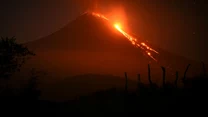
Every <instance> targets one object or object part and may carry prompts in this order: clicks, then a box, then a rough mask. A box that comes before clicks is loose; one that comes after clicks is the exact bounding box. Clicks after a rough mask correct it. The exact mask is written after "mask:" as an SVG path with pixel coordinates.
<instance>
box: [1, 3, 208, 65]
mask: <svg viewBox="0 0 208 117" xmlns="http://www.w3.org/2000/svg"><path fill="white" fill-rule="evenodd" d="M92 1H93V0H50V1H49V0H1V2H0V9H1V10H0V16H1V19H0V26H1V28H0V36H3V37H4V36H9V37H11V36H16V37H17V39H18V41H19V42H27V41H30V40H34V39H38V38H41V37H44V36H46V35H49V34H50V33H52V32H55V31H57V30H59V29H60V28H62V27H63V26H64V25H66V24H67V23H69V22H70V21H71V20H73V19H75V18H76V17H77V16H79V15H80V14H81V13H82V12H83V11H84V10H85V9H87V8H88V7H89V6H90V5H91V4H92V3H93V2H92ZM98 1H99V2H98V6H99V10H100V11H101V12H103V13H104V14H106V13H108V12H110V11H112V10H113V9H115V8H116V7H122V8H123V11H124V13H125V20H126V22H125V23H126V24H127V25H126V26H128V29H129V30H131V32H133V33H136V34H138V35H140V36H141V37H142V38H144V39H146V40H148V41H151V42H152V43H154V44H157V45H158V46H159V47H161V48H164V49H166V50H168V51H171V52H174V53H177V54H180V55H184V56H186V57H189V58H192V59H195V60H203V61H208V56H207V55H206V50H208V47H207V44H208V41H207V34H206V33H207V30H208V25H207V21H208V18H207V12H206V9H207V6H206V3H205V2H204V1H196V0H98ZM126 28H127V27H126Z"/></svg>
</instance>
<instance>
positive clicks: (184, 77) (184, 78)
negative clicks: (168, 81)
mask: <svg viewBox="0 0 208 117" xmlns="http://www.w3.org/2000/svg"><path fill="white" fill-rule="evenodd" d="M190 65H191V64H188V66H187V67H186V70H185V72H184V76H183V83H185V80H186V73H187V71H188V69H189V67H190Z"/></svg>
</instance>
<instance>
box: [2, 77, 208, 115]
mask: <svg viewBox="0 0 208 117" xmlns="http://www.w3.org/2000/svg"><path fill="white" fill-rule="evenodd" d="M207 84H208V78H206V77H203V78H195V79H193V80H186V81H185V82H184V86H183V87H181V88H177V87H176V86H175V85H171V84H166V85H165V86H164V87H158V86H156V85H154V84H152V85H144V84H142V83H139V84H138V89H137V91H128V90H122V89H116V88H112V89H109V90H105V91H98V92H95V93H93V94H90V95H87V96H80V97H78V98H77V99H75V100H71V101H67V102H50V101H47V100H38V95H39V93H40V92H39V91H38V90H28V89H29V88H28V89H27V90H25V91H24V92H23V93H21V94H20V95H18V96H17V95H16V96H14V94H12V93H11V91H10V90H7V91H5V92H3V93H2V94H1V99H0V103H1V104H0V107H1V109H0V110H1V112H6V113H7V114H14V113H13V112H16V111H18V112H19V113H22V114H24V113H25V112H30V114H32V113H34V114H38V113H39V112H49V113H50V114H67V113H68V114H69V113H70V112H86V113H87V112H122V113H124V112H173V113H177V112H178V113H179V112H196V111H197V112H200V111H201V112H203V111H205V110H206V108H207V102H208V101H207V100H208V98H207V97H208V96H207V89H208V85H207Z"/></svg>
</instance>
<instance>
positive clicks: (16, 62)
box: [0, 37, 35, 79]
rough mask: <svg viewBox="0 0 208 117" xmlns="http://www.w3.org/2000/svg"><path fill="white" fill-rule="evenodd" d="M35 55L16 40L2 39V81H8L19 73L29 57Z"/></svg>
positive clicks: (0, 43)
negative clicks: (14, 74)
mask: <svg viewBox="0 0 208 117" xmlns="http://www.w3.org/2000/svg"><path fill="white" fill-rule="evenodd" d="M31 55H35V54H34V53H32V52H31V51H29V50H28V48H27V47H25V46H23V44H18V43H17V42H16V38H14V37H12V38H8V37H6V38H1V39H0V79H8V78H9V77H10V76H11V75H12V73H14V72H16V71H19V69H20V67H21V66H22V64H24V63H25V60H26V59H28V57H29V56H31Z"/></svg>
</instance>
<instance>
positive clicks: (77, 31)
mask: <svg viewBox="0 0 208 117" xmlns="http://www.w3.org/2000/svg"><path fill="white" fill-rule="evenodd" d="M26 45H27V46H28V47H29V48H30V49H31V50H32V51H34V52H35V53H36V56H35V57H33V58H32V59H31V60H30V62H29V63H28V65H29V66H30V67H31V66H33V67H37V68H41V69H43V70H46V71H47V72H50V73H53V74H54V75H57V76H64V77H65V76H75V75H80V74H88V73H90V74H91V73H92V74H112V75H117V76H123V74H124V72H128V74H129V75H130V78H132V77H136V76H137V74H138V73H140V74H141V76H142V77H143V79H142V80H144V81H146V80H147V72H148V71H147V65H148V64H149V63H151V75H152V76H154V79H153V80H156V81H161V79H162V78H161V76H162V70H161V67H160V66H161V65H163V66H164V67H168V69H169V68H170V69H171V70H172V71H171V72H169V71H168V70H167V71H168V72H167V75H169V74H172V75H173V73H175V71H176V70H178V71H179V72H180V73H182V72H184V71H185V69H186V65H188V64H189V63H192V62H193V61H191V60H188V59H186V58H183V57H179V56H176V55H174V54H171V53H168V52H166V51H164V50H162V49H160V48H157V47H155V46H154V48H156V50H157V51H158V52H159V55H157V57H156V58H157V59H158V62H155V61H154V60H152V59H151V58H150V57H148V55H146V54H145V52H144V51H143V50H142V49H140V48H136V47H134V46H133V45H132V43H130V41H129V40H128V39H126V37H125V36H123V35H122V34H121V33H120V32H119V31H118V30H116V28H115V27H114V26H113V24H112V23H111V22H109V21H107V20H105V19H102V18H99V17H95V16H93V15H92V14H91V13H85V14H83V15H81V16H79V17H78V18H77V19H76V20H74V21H72V22H70V23H69V24H68V25H67V26H65V27H64V28H62V29H60V30H59V31H57V32H55V33H53V34H51V35H49V36H47V37H44V38H42V39H39V40H36V41H33V42H29V43H27V44H26ZM171 67H172V68H171Z"/></svg>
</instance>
